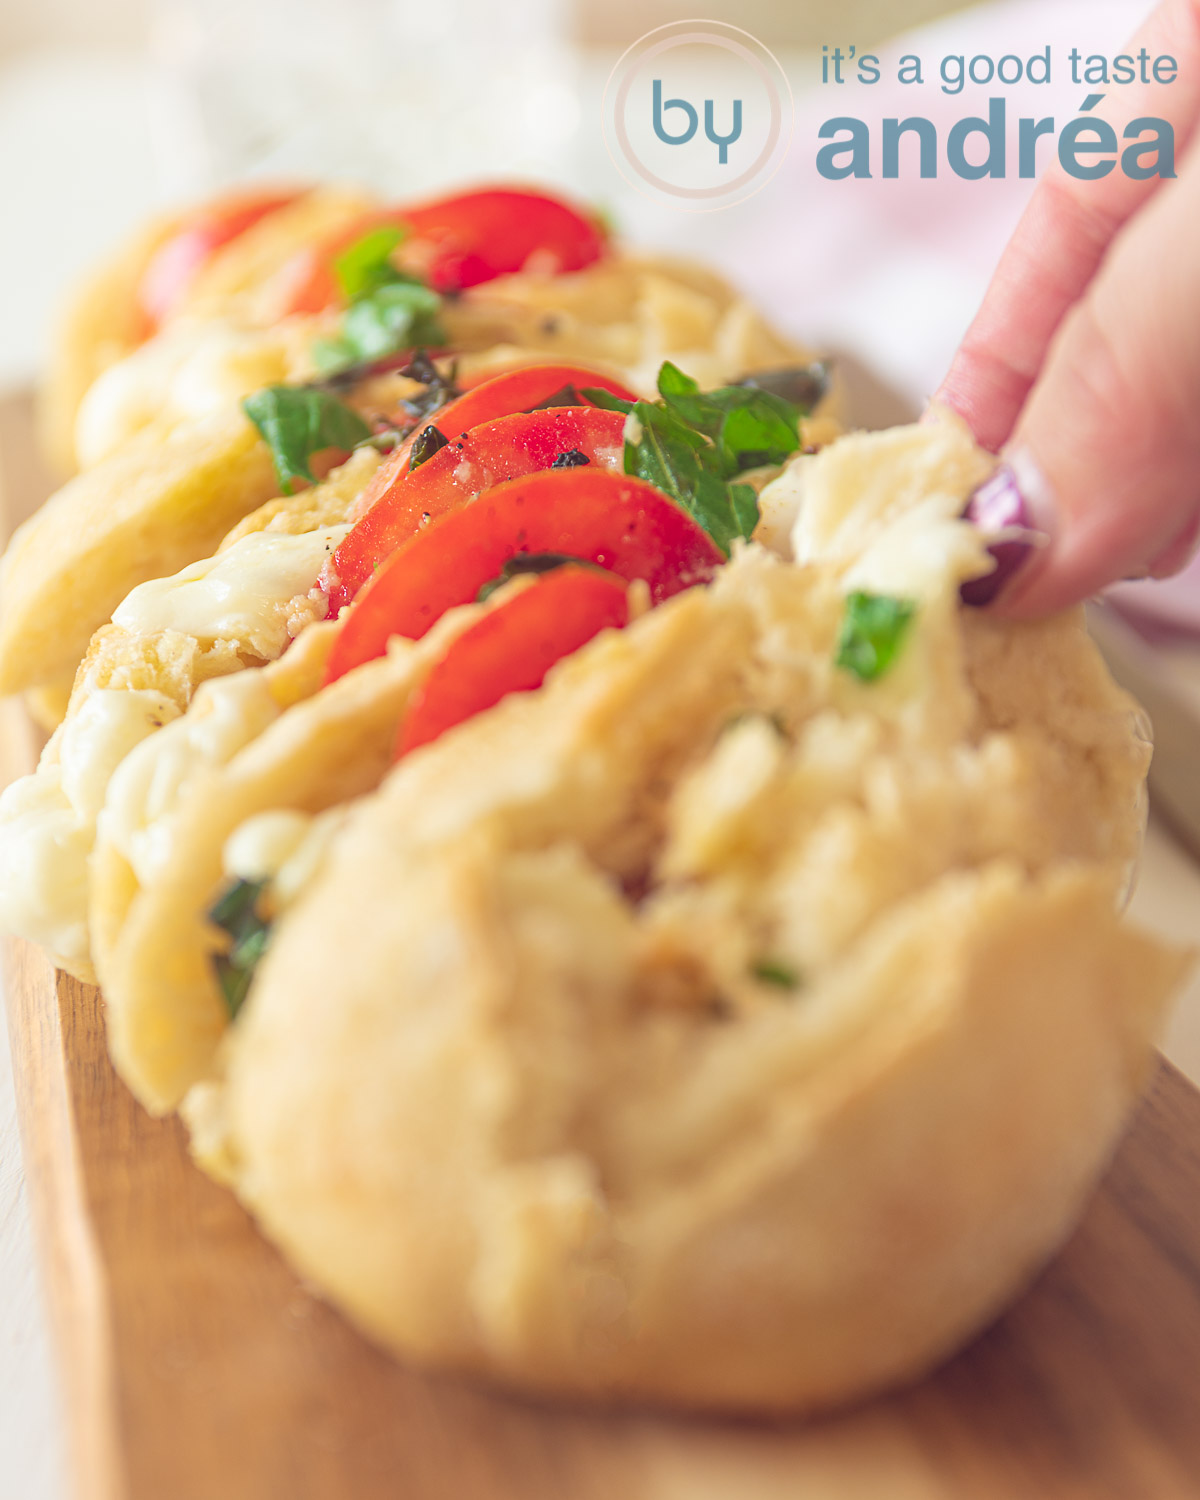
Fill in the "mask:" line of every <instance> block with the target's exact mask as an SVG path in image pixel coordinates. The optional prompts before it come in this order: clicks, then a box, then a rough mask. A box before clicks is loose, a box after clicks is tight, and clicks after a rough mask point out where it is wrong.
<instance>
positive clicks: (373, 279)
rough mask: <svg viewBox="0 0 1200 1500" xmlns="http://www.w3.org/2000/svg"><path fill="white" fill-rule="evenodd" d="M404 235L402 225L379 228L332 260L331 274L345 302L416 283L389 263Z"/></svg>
mask: <svg viewBox="0 0 1200 1500" xmlns="http://www.w3.org/2000/svg"><path fill="white" fill-rule="evenodd" d="M407 234H408V230H407V229H406V228H405V226H404V225H403V224H381V225H380V226H379V227H378V228H377V229H370V230H368V231H367V233H366V234H364V235H363V236H362V238H361V239H357V240H355V241H354V243H353V244H352V245H350V246H348V247H347V248H346V249H345V250H343V251H342V253H341V254H340V255H339V256H337V257H335V259H334V262H333V274H334V275H335V276H336V277H337V283H338V286H339V287H340V288H341V290H342V295H343V296H344V297H345V299H346V300H347V302H355V301H357V300H358V298H360V297H368V296H370V295H371V293H372V292H377V291H378V290H379V288H380V287H381V286H387V285H388V284H389V283H391V282H394V281H412V280H414V279H415V278H413V277H411V276H407V275H405V273H404V272H403V271H398V270H397V269H396V267H395V266H394V265H393V264H392V260H391V256H392V251H393V250H395V248H396V246H397V245H399V244H400V243H401V241H402V240H404V239H405V238H406V236H407Z"/></svg>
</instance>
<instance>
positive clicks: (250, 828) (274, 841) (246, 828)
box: [224, 807, 312, 880]
mask: <svg viewBox="0 0 1200 1500" xmlns="http://www.w3.org/2000/svg"><path fill="white" fill-rule="evenodd" d="M311 826H312V818H311V817H310V816H309V814H308V813H303V812H296V811H295V810H294V809H293V808H287V807H278V808H273V809H272V810H271V811H270V812H263V813H259V814H258V815H257V816H256V817H253V818H250V819H249V820H248V821H247V822H245V823H243V824H242V825H241V827H240V828H238V829H235V830H234V832H233V833H232V834H230V836H229V838H228V840H227V841H226V843H225V849H224V863H225V873H226V875H228V876H229V877H230V879H233V880H269V879H270V878H271V877H272V876H273V875H275V874H276V873H277V872H278V870H279V868H280V866H281V865H283V864H284V863H285V862H286V861H287V860H288V859H290V858H291V856H292V855H293V854H295V852H296V850H297V849H298V848H299V847H300V845H301V844H302V843H303V842H304V838H305V835H306V834H307V833H308V830H309V828H310V827H311Z"/></svg>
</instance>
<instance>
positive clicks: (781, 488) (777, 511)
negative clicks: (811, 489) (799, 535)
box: [754, 453, 816, 562]
mask: <svg viewBox="0 0 1200 1500" xmlns="http://www.w3.org/2000/svg"><path fill="white" fill-rule="evenodd" d="M815 456H816V455H815V454H812V453H798V454H796V456H795V457H794V458H792V459H790V460H789V462H788V464H787V465H786V467H785V468H784V470H783V472H782V473H781V474H779V475H778V476H777V477H776V478H775V479H772V480H771V482H770V484H765V485H763V487H762V489H761V490H759V492H758V525H757V526H756V527H755V528H754V540H755V541H756V542H761V543H762V544H763V546H764V547H769V548H770V550H771V551H772V552H774V553H775V554H776V556H778V557H782V558H783V560H784V561H785V562H790V561H791V559H792V531H793V529H794V527H795V525H796V520H797V518H798V517H799V515H800V507H801V505H802V504H803V502H804V480H805V474H806V473H807V471H808V467H809V465H810V464H811V463H812V461H813V458H814V457H815Z"/></svg>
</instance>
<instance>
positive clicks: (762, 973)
mask: <svg viewBox="0 0 1200 1500" xmlns="http://www.w3.org/2000/svg"><path fill="white" fill-rule="evenodd" d="M750 972H751V974H753V975H754V977H755V979H757V980H758V981H759V983H760V984H773V985H775V986H777V988H779V989H781V990H794V989H796V988H798V987H799V984H800V976H799V974H797V972H796V970H795V969H793V968H792V966H791V965H790V964H786V963H783V962H782V961H781V960H780V959H777V958H760V959H759V960H758V962H757V963H755V964H753V965H752V966H751V969H750Z"/></svg>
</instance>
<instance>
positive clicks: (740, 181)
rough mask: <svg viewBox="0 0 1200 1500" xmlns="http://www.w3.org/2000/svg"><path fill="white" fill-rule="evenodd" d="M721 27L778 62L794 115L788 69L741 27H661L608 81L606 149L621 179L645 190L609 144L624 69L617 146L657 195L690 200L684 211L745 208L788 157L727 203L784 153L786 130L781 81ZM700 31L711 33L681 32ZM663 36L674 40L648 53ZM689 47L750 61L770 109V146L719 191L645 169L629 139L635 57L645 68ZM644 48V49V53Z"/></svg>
mask: <svg viewBox="0 0 1200 1500" xmlns="http://www.w3.org/2000/svg"><path fill="white" fill-rule="evenodd" d="M717 25H720V26H721V27H722V30H723V31H727V32H734V33H736V35H737V36H739V37H745V38H746V41H748V42H751V43H753V45H754V46H755V47H757V48H759V49H760V51H761V52H762V53H765V54H766V56H767V57H769V58H770V59H771V61H772V63H774V65H775V67H776V69H777V70H778V73H779V77H780V78H781V79H782V80H783V86H784V88H785V89H786V90H787V95H788V107H789V114H790V113H791V107H792V94H791V86H790V84H789V83H788V81H787V75H786V74H785V73H784V71H783V68H782V67H781V66H780V63H779V59H778V58H777V57H776V56H775V54H774V53H773V52H771V50H770V49H769V48H768V47H765V46H763V44H762V42H760V41H759V40H758V38H757V37H755V36H751V34H750V33H749V32H748V31H743V30H742V29H741V28H740V27H737V26H727V25H725V24H724V23H723V22H711V21H709V22H704V21H676V22H673V23H671V24H669V25H666V26H658V27H655V29H654V30H653V31H648V32H647V33H646V34H645V36H642V37H639V38H638V40H637V41H636V42H634V43H633V44H632V46H630V47H627V48H626V49H625V51H624V52H623V53H622V54H621V56H620V57H619V58H618V59H617V62H616V65H615V67H614V68H613V70H612V72H611V73H610V74H609V78H608V82H607V84H606V85H605V88H604V101H603V105H602V109H603V120H602V128H603V132H604V144H605V148H606V149H607V151H608V154H609V157H610V158H611V159H612V163H613V165H614V166H615V167H616V169H617V171H618V172H620V173H621V176H622V177H624V178H625V180H626V182H628V183H629V184H630V186H631V187H633V188H635V189H636V190H637V191H638V192H643V191H644V190H643V189H642V188H640V187H639V186H638V184H637V183H636V182H634V181H633V180H632V179H631V178H630V177H629V175H628V173H627V172H626V171H625V170H624V169H623V167H622V165H621V162H620V161H618V160H617V157H616V155H615V154H614V152H613V149H612V146H611V144H610V143H609V139H608V124H609V109H608V100H609V93H610V91H611V90H612V87H613V83H614V80H616V79H617V77H618V75H619V74H622V70H623V69H624V70H625V71H624V74H623V76H622V77H621V78H620V81H619V83H618V84H617V89H616V95H615V98H614V100H613V120H612V129H613V133H614V134H615V136H616V138H617V144H618V146H619V147H620V151H621V155H622V157H623V158H624V160H625V162H626V164H627V165H628V166H629V167H630V168H631V169H632V170H633V171H634V172H635V173H636V174H637V176H638V177H640V178H641V179H642V181H643V182H644V183H646V184H648V185H649V186H650V187H652V188H655V189H657V191H658V192H660V193H666V194H667V195H668V196H669V197H671V198H673V199H676V200H679V199H685V200H690V202H687V203H678V202H677V204H676V206H677V207H680V208H691V209H692V211H693V212H706V211H711V210H712V209H713V208H721V207H727V208H729V207H732V206H733V203H740V202H743V201H744V199H745V198H749V197H752V196H753V194H754V193H757V192H759V191H760V190H761V189H762V188H763V187H765V186H766V184H767V183H768V182H769V181H770V180H771V178H772V177H773V176H774V175H775V173H776V172H777V171H778V170H779V167H780V166H781V165H782V163H783V157H784V155H786V151H784V152H781V153H780V156H779V160H778V161H777V162H776V164H775V167H774V168H773V170H772V171H771V172H769V173H768V174H767V175H766V176H765V177H763V179H762V181H761V182H759V183H757V184H756V185H755V186H754V187H752V188H751V189H750V191H749V192H748V193H745V194H743V195H742V198H737V199H734V200H733V203H730V202H729V201H727V200H728V197H729V194H730V193H734V192H737V191H738V189H739V188H742V187H745V186H746V185H747V184H749V183H751V182H753V181H754V179H755V177H756V176H757V175H758V173H760V172H761V171H762V169H763V168H764V167H765V166H766V164H767V163H768V162H769V161H770V159H771V157H772V155H773V154H774V153H775V151H776V149H777V148H778V146H779V140H780V135H781V133H782V125H783V101H782V98H781V95H780V90H779V86H778V83H777V81H776V79H774V78H772V76H771V73H770V71H769V69H768V68H767V66H766V64H765V63H764V62H763V60H762V57H761V56H756V55H755V53H754V52H753V51H751V49H750V48H749V47H747V46H746V45H745V44H744V43H742V42H740V41H736V40H735V39H734V37H732V36H725V35H722V34H721V32H718V31H716V30H714V29H712V28H714V27H715V26H717ZM697 26H701V27H705V28H706V29H704V30H699V31H698V30H686V31H685V30H681V28H683V27H697ZM662 32H669V33H670V35H668V36H665V37H661V38H660V40H659V41H657V42H655V43H654V44H653V46H651V47H649V48H645V43H646V42H647V41H649V39H650V38H651V37H654V36H659V35H660V33H662ZM687 45H701V46H713V47H720V48H722V49H723V50H724V51H726V52H730V53H732V54H733V55H734V56H736V57H740V58H741V59H742V60H743V61H744V62H746V63H748V64H749V66H750V67H751V68H752V69H753V70H754V72H755V73H756V74H757V75H758V77H759V79H760V80H761V81H762V84H763V87H764V89H765V90H766V94H767V99H768V102H769V106H770V124H769V127H768V131H767V139H766V143H765V144H764V146H763V147H762V149H761V150H760V152H759V153H758V156H757V157H756V158H755V160H754V161H753V163H752V164H751V165H750V166H749V167H747V168H746V169H745V170H744V171H743V172H741V173H739V174H738V176H737V177H735V178H734V179H733V180H732V181H731V182H727V183H721V184H719V185H717V186H714V187H683V186H680V185H679V184H677V183H672V182H668V181H667V180H666V179H665V178H663V177H661V176H660V175H659V174H658V173H656V172H652V171H651V170H650V169H649V168H648V167H647V166H645V165H644V163H643V162H641V161H640V160H639V159H638V155H637V152H636V151H635V149H634V146H633V143H632V141H631V140H630V138H629V131H628V128H627V126H626V123H625V109H626V104H627V101H628V98H629V91H630V89H631V88H632V87H633V82H634V78H635V76H636V70H635V69H634V68H633V67H628V66H627V64H628V62H629V60H630V58H631V55H633V54H636V61H637V62H638V63H639V64H642V63H646V62H648V61H649V60H650V59H652V58H654V57H657V56H659V55H661V54H662V53H664V52H669V51H671V50H672V49H674V48H676V47H683V46H687ZM643 48H644V50H639V49H643ZM790 133H791V126H790V124H789V137H790ZM714 198H720V199H722V200H726V201H724V202H722V203H713V202H712V201H711V200H712V199H714Z"/></svg>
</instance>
